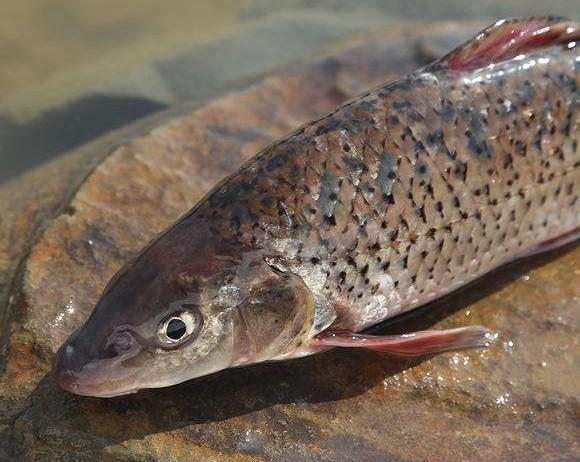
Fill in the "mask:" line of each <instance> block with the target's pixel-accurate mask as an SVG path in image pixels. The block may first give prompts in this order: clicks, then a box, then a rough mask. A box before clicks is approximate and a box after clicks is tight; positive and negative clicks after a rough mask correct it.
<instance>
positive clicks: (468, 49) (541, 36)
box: [428, 17, 580, 71]
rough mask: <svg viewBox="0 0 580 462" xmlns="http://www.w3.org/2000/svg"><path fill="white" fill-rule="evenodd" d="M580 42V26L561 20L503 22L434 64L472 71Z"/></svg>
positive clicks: (513, 20) (537, 19) (509, 20)
mask: <svg viewBox="0 0 580 462" xmlns="http://www.w3.org/2000/svg"><path fill="white" fill-rule="evenodd" d="M575 40H580V25H579V24H578V23H575V22H573V21H569V20H567V19H565V18H560V17H543V18H539V17H531V18H515V19H502V20H501V21H498V22H496V23H495V24H492V25H491V26H489V27H488V28H487V29H484V30H483V31H481V32H480V33H479V34H477V35H476V36H475V37H474V38H473V39H471V40H469V41H468V42H466V43H464V44H463V45H461V46H459V47H458V48H456V49H455V50H453V51H452V52H451V53H449V54H447V55H445V56H443V57H442V58H440V59H438V60H437V61H435V62H434V63H433V64H431V65H430V66H429V67H428V69H435V68H441V67H444V68H448V69H451V70H455V71H470V70H474V69H478V68H481V67H484V66H487V65H489V64H492V63H495V62H499V61H505V60H507V59H510V58H513V57H515V56H517V55H520V54H523V53H526V52H529V51H533V50H536V49H539V48H544V47H548V46H552V45H557V44H559V43H562V44H565V43H568V42H572V41H575Z"/></svg>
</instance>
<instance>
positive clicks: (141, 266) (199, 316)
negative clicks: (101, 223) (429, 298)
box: [53, 225, 313, 397]
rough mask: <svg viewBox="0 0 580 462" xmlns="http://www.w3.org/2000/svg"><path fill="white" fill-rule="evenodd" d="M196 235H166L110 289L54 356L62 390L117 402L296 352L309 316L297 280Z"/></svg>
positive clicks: (308, 301) (264, 259)
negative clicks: (130, 395)
mask: <svg viewBox="0 0 580 462" xmlns="http://www.w3.org/2000/svg"><path fill="white" fill-rule="evenodd" d="M180 226H181V227H182V225H177V228H179V227H180ZM199 228H201V227H196V226H190V227H189V229H188V230H186V231H185V232H184V230H181V232H179V231H180V230H179V229H177V230H176V229H172V230H170V231H169V232H168V233H166V234H165V235H163V236H162V237H161V238H160V239H158V240H157V241H156V242H154V243H153V244H152V245H150V246H149V247H148V248H146V249H145V250H144V251H143V252H142V253H141V254H140V255H139V256H138V257H137V258H136V259H134V260H133V261H132V262H131V263H129V264H128V265H127V266H126V267H125V268H123V269H122V270H121V271H119V273H117V275H116V276H115V277H114V278H113V279H112V280H111V281H110V282H109V284H108V286H107V287H106V289H105V290H104V292H103V294H102V296H101V298H100V300H99V301H98V303H97V305H96V307H95V309H94V311H93V312H92V314H91V315H90V317H89V319H88V320H87V321H86V323H85V324H84V325H83V326H82V327H81V328H80V329H79V330H78V331H76V332H75V333H74V334H73V335H71V337H70V338H69V339H68V340H67V341H66V342H65V344H64V345H62V347H61V348H60V349H59V351H58V353H57V355H56V359H55V362H54V365H53V375H54V377H55V379H56V381H57V382H58V383H59V385H60V386H61V387H62V388H64V389H66V390H68V391H71V392H73V393H76V394H80V395H88V396H98V397H111V396H118V395H123V394H128V393H133V392H136V391H138V390H140V389H143V388H158V387H166V386H170V385H174V384H177V383H180V382H183V381H186V380H189V379H193V378H196V377H200V376H203V375H207V374H210V373H213V372H216V371H219V370H223V369H226V368H229V367H234V366H240V365H245V364H251V363H256V362H261V361H264V360H269V359H273V358H275V357H276V356H279V355H283V354H284V353H285V352H286V351H289V350H292V349H293V348H295V347H297V346H299V344H300V343H301V342H302V341H303V339H304V337H305V336H306V335H307V332H308V331H309V328H310V326H311V324H312V319H313V301H312V295H311V293H310V290H309V289H308V288H307V286H306V285H305V284H304V282H303V281H302V279H301V278H300V277H299V276H296V275H294V274H290V273H288V272H286V271H284V270H280V266H279V265H275V264H274V265H273V264H271V258H270V257H268V256H265V255H264V254H263V252H261V251H256V250H255V249H246V250H245V251H241V250H240V246H239V245H229V244H228V243H227V241H225V240H220V239H217V238H214V237H212V236H208V234H207V233H206V232H203V230H200V229H199ZM196 244H197V245H196ZM234 244H235V243H234ZM191 248H195V249H198V250H197V251H196V252H192V253H189V252H187V251H185V249H191ZM192 254H193V255H192Z"/></svg>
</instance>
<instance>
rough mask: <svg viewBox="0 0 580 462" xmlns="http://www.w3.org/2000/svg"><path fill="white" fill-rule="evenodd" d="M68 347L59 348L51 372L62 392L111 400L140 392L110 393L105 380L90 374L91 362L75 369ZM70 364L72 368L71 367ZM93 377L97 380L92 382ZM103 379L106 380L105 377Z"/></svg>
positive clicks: (132, 390) (133, 389)
mask: <svg viewBox="0 0 580 462" xmlns="http://www.w3.org/2000/svg"><path fill="white" fill-rule="evenodd" d="M69 345H70V342H66V343H65V344H64V345H62V346H61V347H60V348H59V350H58V351H57V353H56V356H55V359H54V362H53V365H52V370H51V376H52V378H53V379H54V381H55V382H56V384H57V385H58V386H59V387H60V388H62V389H63V390H65V391H68V392H70V393H73V394H75V395H79V396H90V397H96V398H111V397H114V396H121V395H126V394H130V393H136V392H137V391H139V390H140V388H136V387H130V388H126V389H123V388H120V389H119V390H116V389H114V388H113V391H112V390H111V387H110V386H107V380H100V379H99V378H98V376H95V375H94V374H93V373H92V372H93V371H92V370H91V369H93V367H92V362H91V361H88V362H86V361H82V363H81V365H80V367H78V368H75V367H74V364H75V361H74V359H71V357H70V355H71V354H74V353H71V352H69V350H67V348H69ZM72 351H74V350H72ZM77 354H78V353H77ZM71 364H72V365H73V367H71ZM77 365H78V363H77ZM95 377H96V378H97V380H94V379H95ZM103 377H105V378H106V375H105V376H103Z"/></svg>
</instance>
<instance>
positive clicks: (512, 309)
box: [0, 24, 580, 462]
mask: <svg viewBox="0 0 580 462" xmlns="http://www.w3.org/2000/svg"><path fill="white" fill-rule="evenodd" d="M473 31H474V28H472V27H459V26H453V25H449V24H447V25H430V26H428V27H427V26H425V27H424V28H417V27H407V28H405V27H401V28H398V29H395V30H393V31H391V32H390V33H389V34H386V35H384V34H383V35H380V36H376V37H372V38H369V37H362V38H360V39H358V40H357V41H355V42H351V43H349V44H348V45H344V46H343V48H341V49H340V50H339V51H337V52H335V53H334V54H332V55H329V56H326V57H322V58H319V59H317V60H315V61H314V62H312V63H310V64H305V65H304V64H303V65H295V66H292V67H289V68H286V69H284V70H281V71H278V72H275V73H272V74H271V75H269V76H267V77H265V78H263V79H262V80H260V81H258V82H256V83H254V84H253V85H251V86H249V87H247V88H245V89H243V90H240V91H237V92H235V93H230V94H227V95H224V96H222V97H220V98H216V99H214V100H212V101H210V102H208V103H207V104H204V105H201V106H198V107H196V108H193V109H192V108H189V109H180V110H177V112H178V113H181V115H179V116H176V115H175V112H173V113H171V114H169V115H165V116H160V117H158V118H156V119H155V120H153V121H148V122H146V123H144V124H141V125H140V126H138V127H132V128H129V129H127V130H124V131H123V133H121V134H115V135H113V136H110V137H109V138H108V140H106V141H100V142H98V143H96V144H94V145H93V146H92V147H91V148H90V149H88V148H85V149H84V150H83V151H80V152H77V153H73V154H71V155H69V156H68V158H67V159H65V160H64V161H57V163H55V164H53V165H52V166H47V167H44V168H43V169H41V170H39V171H38V172H36V173H34V174H33V176H35V178H37V180H36V183H35V184H36V185H38V187H40V188H42V189H37V190H35V192H34V193H30V192H28V193H24V192H23V187H22V185H27V186H28V185H30V184H32V183H31V182H29V180H30V181H32V180H31V177H29V178H27V179H25V180H21V181H20V183H19V184H17V185H15V186H12V187H11V189H10V190H8V189H4V190H2V191H0V194H3V196H0V198H1V199H2V200H0V203H1V204H2V207H3V208H5V209H6V210H7V212H6V213H2V215H1V216H2V221H1V222H0V302H1V303H3V304H5V305H6V308H5V309H3V310H2V313H4V315H3V316H4V317H3V318H0V327H1V328H2V330H1V331H0V332H1V334H0V335H1V336H2V337H1V338H2V340H3V344H4V345H5V346H6V350H5V353H4V354H3V361H2V364H3V373H2V375H1V377H0V459H2V458H7V459H9V460H11V459H14V460H25V461H36V460H76V461H89V460H90V461H92V460H108V461H152V460H154V461H163V462H165V461H167V462H169V461H189V460H192V461H194V460H212V461H229V460H239V461H246V460H248V461H250V460H271V461H286V460H297V461H301V460H304V461H318V460H322V461H326V460H328V461H334V460H347V461H350V460H352V461H360V460H373V461H374V460H385V461H419V460H427V459H428V460H446V461H452V460H469V459H474V458H476V459H477V460H490V461H491V460H499V459H511V460H522V461H523V460H531V459H538V460H546V461H549V460H572V459H574V458H577V457H578V456H579V452H578V448H577V442H576V440H577V433H576V422H577V416H578V399H579V397H580V393H579V391H578V387H577V384H578V383H579V381H580V370H579V368H578V364H579V361H578V359H579V354H578V352H579V348H578V339H577V335H576V333H577V332H578V327H579V326H578V308H579V307H580V288H579V287H578V276H579V274H580V268H579V267H578V261H580V249H579V248H571V249H564V250H562V251H560V252H557V253H553V254H551V255H547V256H543V257H539V258H536V259H533V260H527V261H523V262H519V263H517V264H514V265H511V266H509V267H507V268H504V269H501V270H499V271H497V272H495V273H494V274H492V275H490V276H488V277H486V278H485V279H484V280H483V281H481V282H479V283H477V284H476V285H474V286H471V287H469V288H467V289H465V290H463V291H462V292H460V293H458V294H454V295H453V296H450V297H447V298H446V299H444V300H441V301H438V302H437V303H434V304H431V305H430V306H429V307H426V308H424V309H421V310H418V311H417V312H415V313H411V314H410V315H408V316H405V317H404V318H403V319H397V320H395V321H393V322H390V323H387V325H385V326H383V327H382V329H383V330H388V331H392V332H401V331H408V330H414V329H421V328H426V327H429V326H432V325H437V326H442V327H443V326H445V327H448V326H459V325H465V324H468V323H469V324H474V323H480V324H483V325H486V326H488V327H490V328H492V329H494V330H496V331H498V332H499V341H498V343H497V345H495V346H494V347H492V348H490V349H488V350H483V351H481V350H480V351H469V352H461V353H449V354H444V355H440V356H436V357H433V358H422V359H418V360H402V359H400V358H393V357H390V356H387V355H384V354H378V353H369V352H359V351H345V350H342V351H331V352H328V353H325V354H321V355H317V356H314V357H310V358H304V359H301V360H294V361H289V362H284V363H273V364H264V365H258V366H254V367H249V368H245V369H237V370H230V371H224V372H222V373H219V374H216V375H213V376H209V377H205V378H202V379H199V380H194V381H190V382H187V383H184V384H181V385H178V386H175V387H170V388H167V389H160V390H145V391H142V392H139V393H137V394H135V395H131V396H127V397H119V398H113V399H108V400H104V399H95V398H83V397H78V396H74V395H71V394H68V393H66V392H64V391H62V390H60V389H59V388H58V387H57V386H56V385H55V384H54V382H53V381H52V380H51V378H50V376H49V375H46V374H47V371H48V370H49V367H50V361H51V359H52V357H53V355H54V352H55V350H56V349H57V348H58V346H59V345H60V344H61V343H62V342H63V341H64V339H65V338H66V337H67V336H68V335H69V334H70V333H71V332H72V331H73V330H74V329H75V328H76V327H78V326H79V325H80V324H81V323H82V322H83V320H84V319H86V317H87V316H88V315H89V313H90V311H91V310H92V308H93V306H94V304H95V302H96V300H97V298H98V296H99V293H100V291H101V290H102V288H103V287H104V285H105V284H106V282H107V281H108V279H109V278H110V277H111V276H112V275H113V274H114V273H115V271H116V270H117V269H118V268H119V267H120V266H121V265H122V264H123V262H125V261H126V260H127V259H129V258H130V257H131V256H132V255H134V254H135V252H137V251H138V250H139V249H140V248H141V247H143V245H144V244H145V243H146V242H147V241H148V240H149V239H151V238H152V237H153V236H155V235H156V234H157V233H158V232H159V231H161V230H162V229H163V228H165V227H166V226H168V225H169V224H171V223H172V222H173V221H175V219H176V218H177V217H179V215H181V214H182V213H184V212H185V211H187V210H188V209H189V208H190V207H191V206H192V204H193V203H195V201H197V200H198V199H199V198H200V197H201V196H202V195H203V194H204V193H205V192H206V191H208V190H209V189H210V188H211V187H212V186H213V185H214V184H215V183H216V182H217V181H218V180H219V179H221V178H223V177H224V176H226V175H227V174H229V173H231V172H232V171H233V170H235V168H236V167H238V166H239V165H240V164H241V163H242V162H243V161H244V160H245V159H248V158H249V157H251V156H252V155H254V154H255V153H256V152H257V151H259V150H260V149H261V148H262V147H264V146H266V145H268V144H269V143H271V142H272V141H274V140H276V139H277V138H279V137H281V136H283V135H284V134H285V133H288V132H289V131H290V130H291V129H293V128H294V127H296V126H298V125H300V124H301V123H304V122H305V121H307V120H310V119H313V118H315V117H317V116H319V115H321V114H323V113H325V112H326V111H329V110H331V109H332V108H334V107H335V106H337V105H338V104H339V103H340V102H341V101H344V100H345V99H348V98H350V97H352V96H354V94H356V93H357V92H359V91H361V90H363V89H366V88H370V87H372V86H374V85H377V84H378V83H381V82H382V81H384V80H388V79H391V78H395V77H396V76H397V75H400V74H401V73H405V72H407V71H409V70H412V69H414V68H416V67H418V66H420V65H422V64H423V61H422V59H423V58H424V57H427V56H430V55H432V54H434V53H437V52H438V51H437V50H439V48H438V46H437V45H433V43H435V44H437V43H450V44H451V43H457V42H458V41H460V40H461V39H463V38H465V37H466V35H468V32H473ZM432 37H435V38H436V39H432ZM434 50H435V51H434ZM151 127H154V128H151ZM111 148H112V149H111ZM93 167H94V168H93ZM87 175H88V176H87ZM9 198H14V200H9Z"/></svg>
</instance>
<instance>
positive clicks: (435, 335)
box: [313, 326, 495, 356]
mask: <svg viewBox="0 0 580 462" xmlns="http://www.w3.org/2000/svg"><path fill="white" fill-rule="evenodd" d="M494 338H495V336H494V334H493V333H492V332H491V331H489V330H488V329H486V328H484V327H481V326H467V327H460V328H458V329H446V330H424V331H420V332H413V333H411V334H403V335H365V334H355V333H353V332H350V331H345V330H341V331H325V332H322V333H320V334H318V335H317V336H316V337H315V338H314V339H313V341H314V342H315V346H321V347H350V348H368V349H371V350H377V351H385V352H389V353H396V354H399V355H405V356H420V355H425V354H432V353H441V352H443V351H450V350H461V349H464V348H477V347H486V346H489V345H490V343H492V342H493V340H494Z"/></svg>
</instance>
